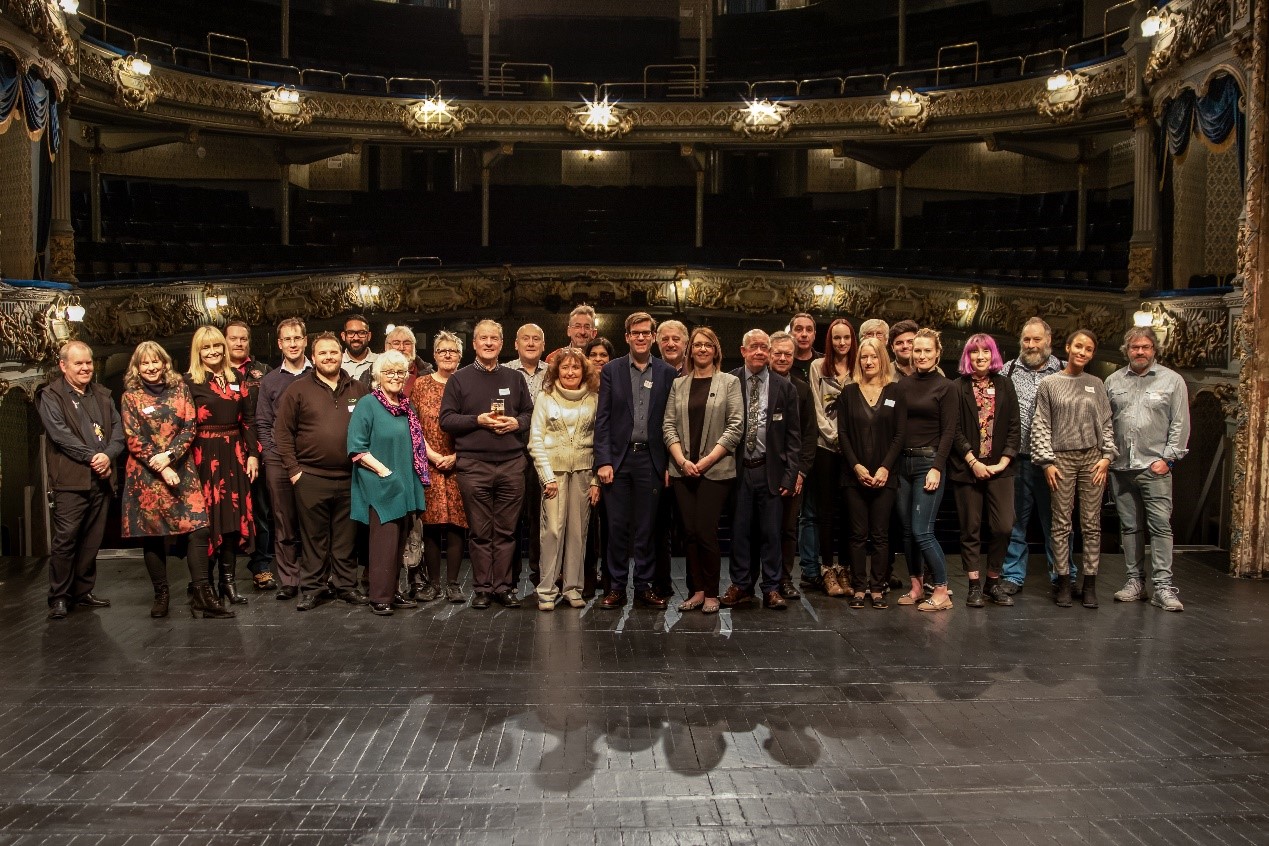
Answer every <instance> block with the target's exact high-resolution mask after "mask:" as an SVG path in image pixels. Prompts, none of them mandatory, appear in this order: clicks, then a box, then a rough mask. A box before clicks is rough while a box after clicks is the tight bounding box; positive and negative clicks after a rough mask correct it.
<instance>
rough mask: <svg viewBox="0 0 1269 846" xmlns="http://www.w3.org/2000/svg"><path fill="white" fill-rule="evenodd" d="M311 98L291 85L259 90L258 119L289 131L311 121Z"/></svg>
mask: <svg viewBox="0 0 1269 846" xmlns="http://www.w3.org/2000/svg"><path fill="white" fill-rule="evenodd" d="M316 111H317V110H316V109H315V108H314V106H313V100H312V98H310V97H306V96H304V95H303V94H301V93H300V92H299V91H296V90H295V86H293V85H279V86H278V87H277V88H269V89H267V90H265V91H261V92H260V120H261V121H263V122H264V124H265V125H266V126H270V127H272V128H274V129H280V130H282V131H283V132H290V131H291V130H293V129H301V128H303V127H305V126H308V125H309V124H310V123H312V122H313V117H314V115H315V114H316Z"/></svg>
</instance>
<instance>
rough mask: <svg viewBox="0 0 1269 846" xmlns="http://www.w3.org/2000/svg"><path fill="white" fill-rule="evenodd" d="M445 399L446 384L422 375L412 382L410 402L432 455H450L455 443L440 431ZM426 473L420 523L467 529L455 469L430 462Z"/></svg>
mask: <svg viewBox="0 0 1269 846" xmlns="http://www.w3.org/2000/svg"><path fill="white" fill-rule="evenodd" d="M444 395H445V383H443V382H438V381H436V380H435V379H433V378H432V377H431V376H430V375H426V374H425V375H421V376H419V378H418V379H415V380H414V390H413V392H412V393H411V394H410V402H412V403H414V409H415V411H417V412H418V413H419V423H420V424H422V426H423V439H424V440H425V441H427V445H428V446H429V447H431V449H432V451H433V452H439V453H440V454H441V455H453V454H454V439H453V438H451V437H450V436H449V434H448V433H447V432H445V431H444V430H442V429H441V419H440V418H441V397H443V396H444ZM427 469H428V471H429V472H430V473H431V477H432V485H431V487H429V488H428V489H427V510H426V511H424V512H423V522H424V523H426V524H427V525H429V526H441V525H444V524H446V523H452V524H453V525H455V526H460V527H462V528H464V529H466V528H467V513H466V512H465V511H463V496H462V494H461V493H460V492H459V490H458V476H457V475H456V474H455V472H454V468H453V467H450V469H448V470H441V469H440V468H439V467H437V466H436V465H435V464H433V463H432V462H430V461H429V462H428V463H427Z"/></svg>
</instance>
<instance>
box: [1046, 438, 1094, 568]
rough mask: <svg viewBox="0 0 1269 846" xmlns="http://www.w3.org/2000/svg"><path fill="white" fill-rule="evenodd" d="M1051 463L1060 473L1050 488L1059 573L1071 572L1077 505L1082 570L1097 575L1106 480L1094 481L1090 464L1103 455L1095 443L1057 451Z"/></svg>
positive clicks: (1055, 554) (1054, 552) (1054, 541)
mask: <svg viewBox="0 0 1269 846" xmlns="http://www.w3.org/2000/svg"><path fill="white" fill-rule="evenodd" d="M1055 458H1056V459H1057V460H1056V461H1055V462H1054V466H1055V467H1057V469H1058V472H1059V473H1061V474H1062V479H1061V480H1060V481H1059V482H1058V485H1057V488H1056V489H1054V491H1053V557H1054V558H1055V559H1056V565H1055V566H1056V569H1057V573H1058V575H1059V576H1065V575H1068V574H1069V573H1070V567H1071V564H1070V562H1071V513H1072V511H1073V510H1074V508H1075V505H1076V503H1077V502H1078V504H1079V509H1080V531H1081V532H1082V533H1083V535H1084V555H1083V561H1084V565H1083V572H1084V575H1086V576H1096V575H1097V565H1098V563H1099V561H1100V559H1101V552H1102V520H1101V510H1102V495H1103V494H1104V493H1105V491H1106V484H1105V482H1103V483H1102V484H1100V485H1095V484H1093V466H1094V465H1096V464H1097V462H1098V461H1100V460H1101V458H1102V451H1101V450H1100V449H1098V448H1097V447H1092V448H1089V449H1076V450H1068V451H1063V452H1058V453H1057V454H1056V455H1055Z"/></svg>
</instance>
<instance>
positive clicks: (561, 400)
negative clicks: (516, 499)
mask: <svg viewBox="0 0 1269 846" xmlns="http://www.w3.org/2000/svg"><path fill="white" fill-rule="evenodd" d="M558 390H559V389H558V388H552V389H551V390H550V391H549V392H548V391H543V392H542V393H541V394H538V400H537V403H536V404H535V405H534V406H533V422H532V423H531V424H530V426H529V455H530V456H531V457H532V458H533V466H534V467H536V468H537V471H538V478H539V479H541V480H542V484H543V485H546V484H548V483H550V482H553V481H555V474H556V473H571V472H574V471H577V470H590V469H591V465H592V464H593V463H594V460H595V409H596V408H597V407H598V404H599V397H598V396H597V395H595V394H593V393H591V392H589V391H587V392H585V394H584V395H583V396H582V397H581V398H580V399H579V400H577V401H573V400H569V399H568V398H566V397H564V396H563V395H562V394H560V393H558ZM592 481H593V480H592Z"/></svg>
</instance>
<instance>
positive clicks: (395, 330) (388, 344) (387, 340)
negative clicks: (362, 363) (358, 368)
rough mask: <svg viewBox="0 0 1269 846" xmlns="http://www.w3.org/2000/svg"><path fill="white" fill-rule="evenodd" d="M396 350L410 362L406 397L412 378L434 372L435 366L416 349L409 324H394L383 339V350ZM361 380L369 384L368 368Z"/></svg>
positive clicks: (412, 387)
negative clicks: (425, 359)
mask: <svg viewBox="0 0 1269 846" xmlns="http://www.w3.org/2000/svg"><path fill="white" fill-rule="evenodd" d="M388 350H396V351H397V352H399V353H401V355H403V356H405V358H406V361H408V362H410V375H409V376H408V377H406V380H405V389H404V390H405V395H406V396H407V397H408V396H409V395H410V393H411V392H412V391H413V390H414V380H415V379H417V378H418V377H420V376H427V375H428V374H430V373H433V372H435V370H436V368H434V367H432V365H430V364H428V363H427V362H426V361H424V360H423V358H422V357H421V356H420V355H419V354H418V352H417V351H416V341H415V338H414V330H413V329H411V328H410V327H409V326H394V327H392V330H391V331H390V332H388V334H387V335H386V336H385V337H384V339H383V351H384V352H387V351H388ZM361 382H362V384H363V385H365V386H366V387H367V388H369V387H370V385H371V379H370V368H366V372H365V373H363V374H362V375H361Z"/></svg>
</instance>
